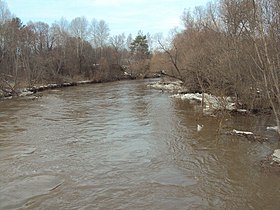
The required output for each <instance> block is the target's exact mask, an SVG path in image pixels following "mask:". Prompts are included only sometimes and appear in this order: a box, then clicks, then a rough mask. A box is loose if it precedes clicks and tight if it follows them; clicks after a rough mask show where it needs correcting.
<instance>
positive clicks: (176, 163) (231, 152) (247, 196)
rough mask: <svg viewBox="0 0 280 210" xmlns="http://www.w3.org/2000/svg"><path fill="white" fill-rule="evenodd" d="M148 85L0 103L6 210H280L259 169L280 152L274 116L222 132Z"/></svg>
mask: <svg viewBox="0 0 280 210" xmlns="http://www.w3.org/2000/svg"><path fill="white" fill-rule="evenodd" d="M149 82H151V81H148V80H145V81H121V82H113V83H106V84H93V85H83V86H77V87H69V88H64V89H59V90H52V91H48V92H44V93H43V94H42V97H40V98H38V99H36V100H27V99H15V100H4V101H0V209H279V208H280V176H279V174H275V173H271V172H267V171H264V170H262V169H261V167H260V161H261V160H262V159H263V158H264V157H265V156H266V155H268V154H271V153H272V152H273V150H274V149H276V148H277V147H278V146H279V145H278V142H277V138H276V136H275V134H274V133H273V132H271V131H266V129H265V128H266V126H269V125H273V121H272V120H271V119H270V118H267V119H266V118H263V117H261V116H260V117H250V118H249V117H246V116H243V117H242V116H239V117H229V116H228V117H227V119H224V122H223V123H222V124H221V123H220V120H219V119H218V118H215V117H203V116H201V115H200V114H199V111H198V110H196V109H195V107H193V106H192V105H190V104H188V103H187V102H184V101H180V100H178V99H174V98H170V95H169V94H168V93H162V92H161V91H158V90H153V89H150V88H147V84H148V83H149ZM197 124H203V125H204V128H203V129H202V131H201V132H197V129H196V128H197ZM219 127H222V130H223V131H226V130H230V129H233V128H235V129H239V130H249V131H254V132H257V133H259V134H261V135H265V136H267V137H268V138H269V140H268V142H265V143H259V142H250V141H248V140H247V139H245V138H242V137H233V136H229V135H218V134H217V130H218V128H219Z"/></svg>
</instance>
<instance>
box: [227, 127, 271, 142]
mask: <svg viewBox="0 0 280 210" xmlns="http://www.w3.org/2000/svg"><path fill="white" fill-rule="evenodd" d="M226 134H227V135H232V136H241V137H245V138H246V139H248V140H249V141H258V142H265V141H267V140H268V138H265V137H263V136H260V135H256V134H254V133H253V132H249V131H239V130H235V129H233V130H232V131H228V132H226Z"/></svg>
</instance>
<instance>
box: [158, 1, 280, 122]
mask: <svg viewBox="0 0 280 210" xmlns="http://www.w3.org/2000/svg"><path fill="white" fill-rule="evenodd" d="M182 20H183V23H184V26H185V27H184V30H183V31H182V32H179V33H177V34H176V35H175V36H174V37H173V39H172V41H171V44H170V46H169V47H167V46H166V45H165V44H164V43H163V42H162V41H161V40H158V42H159V44H160V50H159V51H158V52H157V53H156V54H155V55H154V57H153V61H152V63H153V65H152V66H153V68H159V67H161V68H164V69H165V70H169V71H170V73H173V74H174V75H176V76H177V77H178V78H181V79H182V80H183V81H184V82H185V85H186V86H187V87H188V88H189V89H190V90H191V91H200V92H208V93H212V94H214V95H218V96H221V95H222V96H228V95H230V96H235V97H236V99H237V103H238V104H239V105H240V107H243V108H247V109H250V110H263V109H264V108H272V110H273V112H274V114H275V116H276V118H277V121H278V125H280V124H279V117H280V86H279V82H280V1H279V0H219V1H215V2H212V3H208V4H207V6H205V7H196V8H195V9H194V10H193V11H185V12H184V13H183V16H182ZM167 61H168V62H167Z"/></svg>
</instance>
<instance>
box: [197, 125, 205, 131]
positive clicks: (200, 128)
mask: <svg viewBox="0 0 280 210" xmlns="http://www.w3.org/2000/svg"><path fill="white" fill-rule="evenodd" d="M203 127H204V125H198V124H197V132H199V131H201V130H202V128H203Z"/></svg>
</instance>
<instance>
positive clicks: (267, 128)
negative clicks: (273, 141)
mask: <svg viewBox="0 0 280 210" xmlns="http://www.w3.org/2000/svg"><path fill="white" fill-rule="evenodd" d="M266 130H270V131H278V126H271V127H266Z"/></svg>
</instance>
